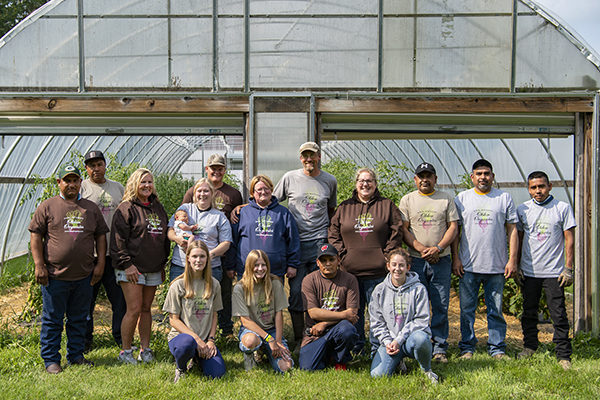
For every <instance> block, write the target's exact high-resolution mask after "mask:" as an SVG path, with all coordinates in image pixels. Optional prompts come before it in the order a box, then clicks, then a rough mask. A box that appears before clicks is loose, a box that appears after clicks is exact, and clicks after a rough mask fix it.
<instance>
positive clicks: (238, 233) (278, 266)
mask: <svg viewBox="0 0 600 400" xmlns="http://www.w3.org/2000/svg"><path fill="white" fill-rule="evenodd" d="M233 231H234V233H235V238H234V240H235V242H236V246H237V252H236V255H237V260H236V272H237V273H238V275H239V276H241V275H242V274H243V273H244V269H245V263H246V257H247V256H248V253H250V251H252V250H262V251H264V252H265V253H267V256H268V257H269V263H270V265H271V273H272V274H275V275H277V276H279V277H280V278H281V277H283V275H285V273H286V271H287V268H288V267H293V268H298V267H299V266H300V237H299V236H298V227H297V226H296V221H295V220H294V217H293V216H292V214H291V213H290V212H289V211H288V209H287V208H285V207H284V206H282V205H280V204H279V201H278V200H277V197H275V196H272V197H271V204H269V205H268V206H267V208H261V207H259V205H258V204H256V201H255V200H254V199H250V202H249V203H248V205H247V206H246V207H244V208H242V210H241V211H240V221H239V222H238V223H237V224H236V225H234V226H233Z"/></svg>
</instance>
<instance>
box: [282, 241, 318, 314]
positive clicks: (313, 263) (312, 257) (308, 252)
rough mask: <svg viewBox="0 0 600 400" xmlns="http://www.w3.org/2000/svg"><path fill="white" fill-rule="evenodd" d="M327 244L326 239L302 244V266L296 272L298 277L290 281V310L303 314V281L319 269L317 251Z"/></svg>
mask: <svg viewBox="0 0 600 400" xmlns="http://www.w3.org/2000/svg"><path fill="white" fill-rule="evenodd" d="M325 243H327V239H326V238H322V239H315V240H307V241H304V242H300V266H299V267H298V271H297V272H296V276H295V277H293V278H292V279H288V284H289V285H290V300H289V303H290V305H289V307H288V310H289V311H290V313H291V312H296V313H303V312H304V307H303V305H302V280H303V279H304V277H305V276H306V275H308V274H310V273H311V272H313V271H316V270H317V269H318V267H317V250H318V249H319V246H321V245H323V244H325Z"/></svg>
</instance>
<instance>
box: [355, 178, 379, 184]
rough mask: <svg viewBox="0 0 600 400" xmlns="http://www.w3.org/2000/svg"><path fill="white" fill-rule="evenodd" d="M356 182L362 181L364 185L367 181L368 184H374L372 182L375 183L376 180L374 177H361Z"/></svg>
mask: <svg viewBox="0 0 600 400" xmlns="http://www.w3.org/2000/svg"><path fill="white" fill-rule="evenodd" d="M356 182H358V183H360V184H361V185H363V184H365V183H366V184H367V185H370V184H372V183H373V182H375V181H374V180H373V179H359V180H357V181H356Z"/></svg>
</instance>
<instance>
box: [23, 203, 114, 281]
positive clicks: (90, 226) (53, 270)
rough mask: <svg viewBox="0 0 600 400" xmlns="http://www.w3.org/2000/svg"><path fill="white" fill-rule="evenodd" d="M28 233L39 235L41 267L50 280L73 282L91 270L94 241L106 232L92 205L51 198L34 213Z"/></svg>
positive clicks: (99, 216)
mask: <svg viewBox="0 0 600 400" xmlns="http://www.w3.org/2000/svg"><path fill="white" fill-rule="evenodd" d="M29 231H30V232H32V233H37V234H39V235H41V236H42V240H43V245H44V264H45V265H46V268H47V269H48V275H49V276H50V278H53V279H57V280H59V281H77V280H80V279H83V278H85V277H87V276H88V275H89V274H91V273H92V271H93V270H94V250H95V249H96V246H95V243H96V239H95V238H96V237H98V236H102V235H104V234H106V233H107V232H108V231H109V229H108V226H107V225H106V222H105V221H104V217H103V216H102V212H100V209H99V208H98V206H97V205H96V204H94V203H93V202H91V201H89V200H86V199H79V200H77V201H75V202H72V201H67V200H65V199H63V198H62V197H60V196H55V197H52V198H50V199H48V200H45V201H43V202H42V204H40V205H39V206H38V208H37V209H36V210H35V213H34V214H33V218H32V219H31V222H30V223H29Z"/></svg>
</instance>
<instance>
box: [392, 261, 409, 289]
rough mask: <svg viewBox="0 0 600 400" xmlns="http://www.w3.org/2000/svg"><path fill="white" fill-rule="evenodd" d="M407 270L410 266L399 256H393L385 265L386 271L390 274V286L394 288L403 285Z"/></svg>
mask: <svg viewBox="0 0 600 400" xmlns="http://www.w3.org/2000/svg"><path fill="white" fill-rule="evenodd" d="M409 269H410V265H409V264H408V263H407V262H406V259H404V257H403V256H402V255H400V254H394V255H393V256H392V257H391V258H390V261H389V262H388V263H387V270H388V271H389V272H390V277H391V279H392V284H393V285H394V286H395V287H400V286H402V285H404V282H406V272H407V271H408V270H409Z"/></svg>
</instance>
